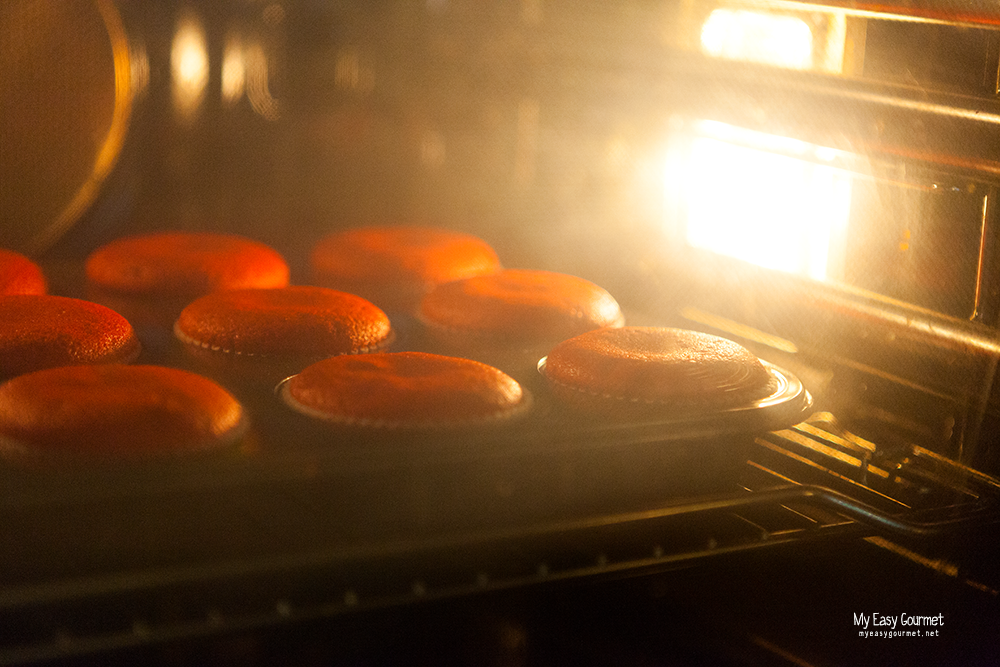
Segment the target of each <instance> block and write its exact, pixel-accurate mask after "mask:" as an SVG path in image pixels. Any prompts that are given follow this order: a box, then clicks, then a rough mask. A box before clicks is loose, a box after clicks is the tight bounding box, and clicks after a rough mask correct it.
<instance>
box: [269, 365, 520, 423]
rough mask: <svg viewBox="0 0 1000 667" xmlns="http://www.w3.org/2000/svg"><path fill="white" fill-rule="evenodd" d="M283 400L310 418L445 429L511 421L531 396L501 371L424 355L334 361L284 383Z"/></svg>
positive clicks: (315, 367) (311, 368)
mask: <svg viewBox="0 0 1000 667" xmlns="http://www.w3.org/2000/svg"><path fill="white" fill-rule="evenodd" d="M282 393H283V398H284V400H285V401H286V402H287V403H288V405H289V406H291V407H292V408H293V409H295V410H297V411H299V412H302V413H304V414H306V415H309V416H311V417H315V418H318V419H322V420H326V421H330V422H335V423H340V424H344V425H353V426H365V427H381V428H421V427H432V428H438V427H442V428H447V427H454V426H462V425H472V424H483V423H488V422H498V421H503V420H506V419H509V418H511V417H513V416H515V415H518V414H520V413H522V412H523V411H524V410H525V409H526V408H527V406H528V398H527V394H526V393H525V392H524V391H523V389H522V388H521V385H520V384H518V383H517V381H515V380H514V379H513V378H511V377H510V376H508V375H506V374H505V373H503V372H501V371H500V370H498V369H496V368H493V367H492V366H487V365H486V364H481V363H479V362H476V361H471V360H469V359H460V358H457V357H446V356H441V355H436V354H427V353H423V352H396V353H380V354H368V355H363V356H357V357H334V358H331V359H325V360H323V361H320V362H317V363H316V364H313V365H312V366H309V367H308V368H306V369H305V370H303V371H302V372H301V373H299V374H298V375H296V376H294V377H292V378H291V379H289V380H288V382H286V383H285V384H284V385H283V388H282Z"/></svg>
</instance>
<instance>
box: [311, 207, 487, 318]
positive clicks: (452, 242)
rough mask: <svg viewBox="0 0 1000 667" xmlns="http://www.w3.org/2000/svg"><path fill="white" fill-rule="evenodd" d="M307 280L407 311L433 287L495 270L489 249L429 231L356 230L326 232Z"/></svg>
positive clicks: (457, 234) (460, 235)
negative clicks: (311, 278)
mask: <svg viewBox="0 0 1000 667" xmlns="http://www.w3.org/2000/svg"><path fill="white" fill-rule="evenodd" d="M310 265H311V268H312V276H313V282H314V283H315V284H317V285H322V286H325V287H331V288H333V289H338V290H343V291H345V292H350V293H352V294H359V295H361V296H363V297H365V298H366V299H368V300H370V301H372V302H373V303H375V304H376V305H378V306H379V307H381V308H384V309H386V310H388V311H390V312H400V313H404V312H405V313H412V312H413V311H414V310H415V308H416V307H417V305H418V304H419V302H420V299H421V298H422V297H423V296H424V294H426V293H427V292H428V291H430V290H431V289H432V288H433V287H435V286H436V285H439V284H441V283H446V282H450V281H452V280H460V279H462V278H469V277H472V276H478V275H483V274H489V273H494V272H496V271H499V270H500V260H499V259H498V258H497V255H496V253H495V252H494V250H493V248H491V247H490V246H489V245H488V244H487V243H486V242H485V241H483V240H482V239H479V238H476V237H475V236H471V235H469V234H463V233H460V232H455V231H450V230H446V229H438V228H435V227H418V226H398V227H361V228H357V229H350V230H347V231H343V232H338V233H335V234H331V235H329V236H327V237H325V238H323V239H322V240H320V241H319V243H318V244H317V245H316V247H315V248H314V249H313V252H312V254H311V256H310Z"/></svg>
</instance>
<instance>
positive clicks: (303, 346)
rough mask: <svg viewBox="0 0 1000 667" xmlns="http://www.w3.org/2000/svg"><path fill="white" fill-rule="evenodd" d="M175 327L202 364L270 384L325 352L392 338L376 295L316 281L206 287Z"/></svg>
mask: <svg viewBox="0 0 1000 667" xmlns="http://www.w3.org/2000/svg"><path fill="white" fill-rule="evenodd" d="M174 333H175V335H176V337H177V338H178V339H179V340H180V341H181V342H182V343H183V344H184V349H185V350H186V351H187V352H189V353H190V354H191V355H193V357H194V358H195V359H196V362H197V363H198V364H200V366H201V367H202V368H205V369H209V370H210V371H211V372H213V373H222V374H224V375H225V376H227V377H232V378H240V379H246V380H260V381H263V382H270V383H272V384H274V383H277V382H278V381H279V380H281V379H284V378H285V377H287V376H288V375H290V374H292V373H295V372H298V371H299V370H301V369H303V368H305V367H306V366H307V365H309V364H310V363H313V362H315V361H317V360H319V359H323V358H326V357H332V356H335V355H341V354H361V353H367V352H374V351H378V350H381V349H383V348H385V347H386V346H388V345H389V344H390V343H391V342H392V340H393V331H392V327H391V325H390V322H389V318H388V317H387V316H386V314H385V313H384V312H382V310H381V309H379V308H378V307H376V306H375V305H374V304H372V303H371V302H370V301H367V300H366V299H363V298H361V297H360V296H356V295H354V294H348V293H346V292H338V291H337V290H332V289H327V288H324V287H313V286H294V287H285V288H281V289H241V290H225V291H221V292H213V293H212V294H207V295H205V296H203V297H201V298H199V299H196V300H195V301H193V302H192V303H191V304H189V305H188V306H187V307H186V308H184V310H183V311H182V312H181V314H180V316H179V317H178V318H177V322H176V324H175V325H174Z"/></svg>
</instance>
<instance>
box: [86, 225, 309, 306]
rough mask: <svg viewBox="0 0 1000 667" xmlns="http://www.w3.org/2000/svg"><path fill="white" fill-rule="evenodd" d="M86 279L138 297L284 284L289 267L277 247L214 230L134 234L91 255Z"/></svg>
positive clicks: (180, 295) (114, 290) (185, 294)
mask: <svg viewBox="0 0 1000 667" xmlns="http://www.w3.org/2000/svg"><path fill="white" fill-rule="evenodd" d="M86 275H87V281H88V283H89V284H90V286H91V287H94V288H98V289H100V290H104V291H108V292H112V293H117V294H125V295H130V296H137V297H190V298H194V297H197V296H201V295H202V294H208V293H209V292H213V291H215V290H220V289H237V288H245V287H284V286H285V285H287V284H288V278H289V270H288V265H287V264H286V263H285V260H284V258H283V257H282V256H281V255H280V254H278V252H276V251H275V250H273V249H272V248H270V247H268V246H267V245H264V244H263V243H260V242H258V241H254V240H251V239H248V238H244V237H241V236H235V235H230V234H215V233H209V232H162V233H156V234H144V235H140V236H130V237H125V238H122V239H118V240H116V241H112V242H111V243H109V244H107V245H105V246H103V247H101V248H98V249H97V250H95V251H94V252H93V253H91V255H90V256H89V257H88V258H87V263H86Z"/></svg>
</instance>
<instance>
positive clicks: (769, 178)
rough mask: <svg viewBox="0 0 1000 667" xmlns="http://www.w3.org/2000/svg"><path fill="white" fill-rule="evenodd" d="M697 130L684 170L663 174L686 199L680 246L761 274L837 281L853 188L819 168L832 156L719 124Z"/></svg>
mask: <svg viewBox="0 0 1000 667" xmlns="http://www.w3.org/2000/svg"><path fill="white" fill-rule="evenodd" d="M697 127H698V130H699V131H698V136H696V137H695V138H694V139H693V140H692V143H691V148H690V153H689V154H688V158H687V159H688V163H687V164H686V165H684V166H682V167H681V168H679V169H678V168H677V165H674V168H672V169H668V173H672V174H674V175H677V174H682V175H683V176H681V178H682V179H683V185H682V187H681V188H680V189H679V190H678V189H672V190H671V191H672V192H680V193H682V194H683V196H684V198H685V201H684V202H683V206H682V208H683V210H685V211H686V216H685V217H686V220H685V236H686V241H687V242H688V243H689V244H690V245H692V246H694V247H697V248H702V249H705V250H710V251H713V252H716V253H719V254H722V255H726V256H729V257H734V258H736V259H741V260H744V261H747V262H750V263H752V264H756V265H758V266H761V267H764V268H769V269H777V270H780V271H786V272H790V273H795V274H799V275H802V276H806V277H809V278H814V279H816V280H838V279H840V278H842V273H843V242H844V233H845V230H846V227H847V219H848V215H849V212H850V202H851V181H850V176H849V175H848V174H847V173H846V172H844V171H843V170H841V169H837V168H836V167H833V166H830V165H829V164H824V162H829V159H830V157H831V155H833V154H835V153H836V151H832V149H829V148H823V147H818V146H812V145H810V144H805V143H802V142H789V140H786V139H783V138H781V137H772V136H769V135H765V134H761V133H758V132H751V131H748V130H742V129H739V128H734V127H732V126H728V125H722V124H720V123H701V124H699V125H698V126H697ZM737 140H738V141H737ZM778 150H780V152H776V151H778ZM670 185H671V184H668V187H670ZM674 185H676V184H674Z"/></svg>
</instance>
